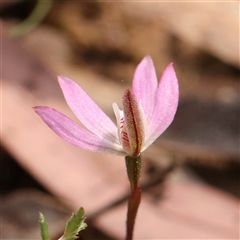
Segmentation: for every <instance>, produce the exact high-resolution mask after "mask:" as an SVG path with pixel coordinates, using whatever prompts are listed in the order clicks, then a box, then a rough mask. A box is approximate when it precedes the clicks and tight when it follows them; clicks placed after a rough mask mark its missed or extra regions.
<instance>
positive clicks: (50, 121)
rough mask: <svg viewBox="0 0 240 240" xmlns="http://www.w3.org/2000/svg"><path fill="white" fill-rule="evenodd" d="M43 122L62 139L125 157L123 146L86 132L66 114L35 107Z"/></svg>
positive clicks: (86, 147)
mask: <svg viewBox="0 0 240 240" xmlns="http://www.w3.org/2000/svg"><path fill="white" fill-rule="evenodd" d="M34 110H35V112H36V113H37V114H38V115H39V116H40V117H41V118H42V120H43V121H44V122H45V123H46V124H47V125H48V126H49V127H50V128H51V129H52V130H53V131H54V132H55V133H56V134H57V135H58V136H59V137H61V138H62V139H64V140H65V141H67V142H69V143H70V144H72V145H74V146H76V147H79V148H83V149H86V150H90V151H94V152H102V153H110V154H116V155H124V153H123V152H121V146H118V145H116V144H113V143H112V142H109V141H107V140H106V139H105V138H104V136H103V138H99V137H98V136H96V135H94V134H92V133H90V132H88V131H86V130H85V129H83V128H82V127H80V126H79V125H78V124H77V123H75V122H74V121H73V120H71V119H69V118H68V117H67V116H65V115H64V114H62V113H60V112H58V111H57V110H55V109H52V108H49V107H34Z"/></svg>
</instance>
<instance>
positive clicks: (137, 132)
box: [123, 89, 144, 157]
mask: <svg viewBox="0 0 240 240" xmlns="http://www.w3.org/2000/svg"><path fill="white" fill-rule="evenodd" d="M123 112H124V118H125V119H124V120H125V124H126V131H127V135H128V140H129V144H130V152H129V154H130V155H131V156H134V157H135V156H138V155H139V154H140V151H141V148H142V145H143V141H144V128H143V121H142V118H141V113H140V110H139V106H138V103H137V100H136V98H135V95H134V93H133V92H132V90H131V89H126V90H125V92H124V95H123Z"/></svg>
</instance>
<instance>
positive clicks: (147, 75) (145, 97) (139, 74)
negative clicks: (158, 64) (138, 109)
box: [132, 56, 158, 122]
mask: <svg viewBox="0 0 240 240" xmlns="http://www.w3.org/2000/svg"><path fill="white" fill-rule="evenodd" d="M157 84H158V81H157V76H156V72H155V68H154V64H153V61H152V59H151V57H150V56H146V57H144V58H143V60H142V61H141V63H140V64H139V65H138V66H137V69H136V71H135V74H134V78H133V84H132V90H133V93H134V94H135V96H136V99H137V101H138V103H139V102H140V101H141V104H142V108H143V111H144V113H145V115H146V119H147V122H149V121H150V119H151V118H152V115H153V112H154V104H155V99H156V92H157Z"/></svg>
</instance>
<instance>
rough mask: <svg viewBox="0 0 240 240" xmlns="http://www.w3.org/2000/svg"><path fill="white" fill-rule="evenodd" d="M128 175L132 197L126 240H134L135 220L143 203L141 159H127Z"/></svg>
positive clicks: (129, 202) (129, 200) (130, 199)
mask: <svg viewBox="0 0 240 240" xmlns="http://www.w3.org/2000/svg"><path fill="white" fill-rule="evenodd" d="M125 160H126V167H127V173H128V179H129V182H130V186H131V195H130V197H129V199H128V212H127V231H126V240H132V239H133V231H134V225H135V219H136V216H137V211H138V207H139V204H140V201H141V192H142V190H141V188H140V187H139V179H140V174H141V165H142V162H141V158H140V156H138V157H129V156H127V157H126V158H125Z"/></svg>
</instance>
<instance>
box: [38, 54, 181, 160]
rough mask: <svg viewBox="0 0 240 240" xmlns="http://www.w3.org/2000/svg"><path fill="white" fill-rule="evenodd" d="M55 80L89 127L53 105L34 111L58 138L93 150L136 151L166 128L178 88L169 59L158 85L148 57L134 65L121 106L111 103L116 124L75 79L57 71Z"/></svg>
mask: <svg viewBox="0 0 240 240" xmlns="http://www.w3.org/2000/svg"><path fill="white" fill-rule="evenodd" d="M58 82H59V84H60V87H61V89H62V91H63V94H64V97H65V99H66V102H67V103H68V105H69V107H70V108H71V110H72V111H73V113H74V114H75V115H76V116H77V118H78V119H79V120H80V121H81V122H82V124H83V125H84V126H85V127H86V128H87V129H88V130H89V131H88V130H86V129H84V128H82V127H81V126H80V125H78V124H77V123H75V122H74V121H73V120H71V119H69V118H68V117H67V116H65V115H64V114H62V113H60V112H58V111H57V110H54V109H52V108H49V107H40V106H38V107H34V110H35V111H36V113H37V114H39V116H40V117H41V118H42V120H43V121H44V122H45V123H46V124H47V125H48V126H49V127H50V128H51V129H52V130H53V131H54V132H55V133H56V134H57V135H58V136H60V137H61V138H62V139H64V140H65V141H67V142H69V143H70V144H72V145H74V146H76V147H79V148H83V149H86V150H90V151H94V152H103V153H110V154H116V155H124V156H131V157H136V156H139V155H140V153H141V152H143V151H144V150H145V149H146V148H148V147H149V146H150V145H151V144H152V143H153V142H154V141H155V140H156V139H157V138H158V137H159V136H160V135H161V134H162V133H163V132H164V131H165V130H166V129H167V127H168V126H169V125H170V124H171V122H172V120H173V118H174V115H175V113H176V110H177V105H178V97H179V91H178V80H177V77H176V74H175V71H174V68H173V64H172V63H170V64H169V65H168V66H167V68H166V69H165V71H164V72H163V75H162V77H161V79H160V82H159V84H158V81H157V76H156V72H155V68H154V65H153V61H152V59H151V57H150V56H146V57H145V58H144V59H143V60H142V62H141V63H140V64H139V65H138V67H137V69H136V71H135V74H134V78H133V84H132V89H130V88H128V89H126V90H125V92H124V94H123V98H122V104H123V110H120V109H119V108H118V106H117V104H116V103H113V110H114V113H115V115H116V120H117V125H116V124H114V123H113V122H112V120H111V119H110V118H109V117H108V116H107V115H106V114H105V113H104V112H103V111H102V110H101V109H100V108H99V107H98V106H97V105H96V103H95V102H94V101H93V100H92V99H91V98H90V97H89V96H88V95H87V93H86V92H85V91H84V90H83V89H82V88H81V87H80V86H79V85H78V84H76V83H75V82H74V81H73V80H71V79H69V78H67V77H63V76H60V77H59V78H58Z"/></svg>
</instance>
